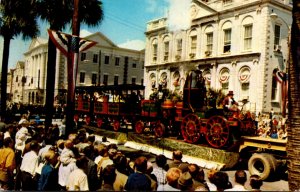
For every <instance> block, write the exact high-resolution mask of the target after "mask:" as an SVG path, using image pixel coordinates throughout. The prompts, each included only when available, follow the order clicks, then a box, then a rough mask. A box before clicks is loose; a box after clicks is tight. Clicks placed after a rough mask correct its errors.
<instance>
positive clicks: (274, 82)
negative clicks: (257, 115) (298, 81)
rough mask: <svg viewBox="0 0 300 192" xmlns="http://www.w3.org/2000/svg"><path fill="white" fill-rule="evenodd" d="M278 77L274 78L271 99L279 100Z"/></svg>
mask: <svg viewBox="0 0 300 192" xmlns="http://www.w3.org/2000/svg"><path fill="white" fill-rule="evenodd" d="M277 86H278V85H277V79H276V77H275V76H273V79H272V95H271V100H273V101H276V100H277V92H278V87H277Z"/></svg>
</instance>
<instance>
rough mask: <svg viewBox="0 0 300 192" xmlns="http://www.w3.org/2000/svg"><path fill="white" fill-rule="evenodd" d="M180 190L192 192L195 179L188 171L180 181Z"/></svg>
mask: <svg viewBox="0 0 300 192" xmlns="http://www.w3.org/2000/svg"><path fill="white" fill-rule="evenodd" d="M177 182H178V188H179V189H181V190H192V187H193V178H192V176H191V174H190V173H189V172H188V171H186V172H184V173H182V174H181V175H180V177H179V179H178V181H177Z"/></svg>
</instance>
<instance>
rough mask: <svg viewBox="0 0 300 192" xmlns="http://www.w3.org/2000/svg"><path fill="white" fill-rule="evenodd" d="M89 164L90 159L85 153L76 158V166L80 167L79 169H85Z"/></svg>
mask: <svg viewBox="0 0 300 192" xmlns="http://www.w3.org/2000/svg"><path fill="white" fill-rule="evenodd" d="M87 164H88V159H87V158H86V157H85V156H84V155H81V156H80V157H78V158H77V160H76V166H77V167H78V168H79V169H85V168H86V166H87Z"/></svg>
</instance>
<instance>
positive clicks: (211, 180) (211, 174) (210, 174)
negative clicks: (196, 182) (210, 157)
mask: <svg viewBox="0 0 300 192" xmlns="http://www.w3.org/2000/svg"><path fill="white" fill-rule="evenodd" d="M216 172H218V171H217V170H215V169H210V170H209V171H208V172H207V178H208V180H209V181H210V182H211V183H213V178H214V174H215V173H216Z"/></svg>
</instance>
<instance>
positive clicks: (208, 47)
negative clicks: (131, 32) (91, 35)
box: [144, 0, 292, 113]
mask: <svg viewBox="0 0 300 192" xmlns="http://www.w3.org/2000/svg"><path fill="white" fill-rule="evenodd" d="M291 11H292V3H291V2H290V1H288V0H280V1H279V0H265V1H258V0H248V1H244V0H216V1H212V0H192V2H191V6H190V16H191V19H190V27H189V28H188V29H182V30H176V31H171V30H170V29H169V28H168V19H167V18H159V19H156V20H153V21H150V22H148V23H147V31H146V37H147V39H146V50H145V75H144V76H145V86H146V90H145V97H146V98H147V97H149V95H150V94H151V91H152V89H153V87H158V85H159V84H162V85H163V86H165V88H168V89H170V90H175V89H180V90H183V86H184V81H185V78H186V76H187V74H188V73H189V72H190V71H191V70H196V69H199V70H201V71H202V74H203V76H204V78H205V81H206V87H207V88H213V89H217V90H222V91H223V93H224V94H227V93H228V91H234V94H235V95H234V97H235V100H237V101H239V102H241V101H242V100H243V99H247V100H248V101H249V102H248V103H247V104H246V105H245V106H244V107H245V108H246V109H247V110H250V111H252V112H256V113H258V112H269V111H270V110H271V109H272V108H273V109H274V111H275V112H278V113H280V112H282V110H283V109H282V106H283V105H282V103H283V101H282V99H281V98H282V94H283V93H282V89H281V83H280V82H279V81H277V80H276V78H275V77H276V74H277V72H285V71H286V68H287V63H288V50H289V47H288V39H289V30H290V26H291V23H292V16H291Z"/></svg>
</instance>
